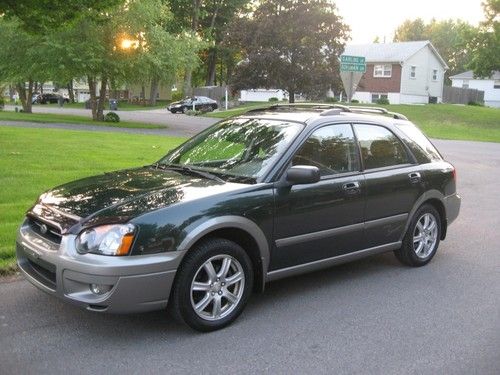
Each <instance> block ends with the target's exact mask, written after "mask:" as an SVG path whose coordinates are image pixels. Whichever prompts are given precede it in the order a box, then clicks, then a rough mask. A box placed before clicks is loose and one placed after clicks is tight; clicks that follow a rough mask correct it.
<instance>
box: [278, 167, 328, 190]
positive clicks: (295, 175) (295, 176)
mask: <svg viewBox="0 0 500 375" xmlns="http://www.w3.org/2000/svg"><path fill="white" fill-rule="evenodd" d="M320 177H321V175H320V172H319V169H318V167H314V166H312V165H294V166H293V167H291V168H290V169H288V171H287V172H286V180H287V182H289V183H291V184H292V185H303V184H314V183H315V182H318V181H319V179H320Z"/></svg>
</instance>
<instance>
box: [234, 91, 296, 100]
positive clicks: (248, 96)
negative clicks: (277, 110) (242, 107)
mask: <svg viewBox="0 0 500 375" xmlns="http://www.w3.org/2000/svg"><path fill="white" fill-rule="evenodd" d="M270 98H278V100H280V101H281V100H285V99H288V93H287V92H286V91H284V90H280V89H251V90H241V91H240V101H242V102H267V101H269V99H270Z"/></svg>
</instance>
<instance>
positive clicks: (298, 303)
mask: <svg viewBox="0 0 500 375" xmlns="http://www.w3.org/2000/svg"><path fill="white" fill-rule="evenodd" d="M436 143H437V145H438V147H439V148H440V150H441V151H442V153H443V154H444V155H445V157H446V158H447V159H448V160H449V161H451V162H453V163H454V164H455V166H456V167H457V170H458V181H459V190H460V193H461V195H462V197H463V205H462V211H461V215H460V217H459V219H458V220H457V221H456V222H455V223H454V224H453V225H452V226H451V227H450V229H449V232H448V238H447V240H446V241H445V242H443V243H442V244H441V246H440V249H439V251H438V253H437V255H436V257H435V258H434V259H433V261H432V262H431V263H430V264H428V265H427V266H426V267H422V268H418V269H412V268H407V267H404V266H402V265H400V264H399V263H398V262H397V261H396V260H395V258H394V257H393V255H392V254H390V253H389V254H383V255H378V256H374V257H371V258H367V259H364V260H361V261H357V262H354V263H350V264H346V265H342V266H338V267H335V268H331V269H329V270H325V271H320V272H316V273H312V274H308V275H304V276H300V277H294V278H292V279H287V280H281V281H278V282H274V283H271V284H269V285H268V288H267V290H266V292H265V293H264V294H261V295H254V296H253V297H252V299H251V300H250V303H249V305H248V307H247V309H246V310H245V312H244V313H243V314H242V316H241V317H240V318H239V320H237V322H236V323H235V324H234V325H232V326H230V327H228V328H226V329H224V330H222V331H218V332H214V333H210V334H199V333H196V332H194V331H191V330H190V329H188V328H186V327H184V326H182V325H178V324H176V323H174V322H172V321H171V319H170V318H169V316H168V315H167V314H166V313H164V312H155V313H148V314H143V315H125V316H112V315H100V314H98V313H91V312H87V311H81V310H78V309H77V308H74V307H72V306H69V305H66V304H64V303H62V302H60V301H58V300H55V299H53V298H52V297H50V296H48V295H46V294H44V293H43V292H40V291H39V290H37V289H35V287H33V286H31V285H30V284H28V283H27V282H26V281H14V282H8V283H3V284H0V373H1V374H13V373H20V374H21V373H22V374H30V373H37V374H38V373H63V372H64V373H75V374H77V373H94V374H95V373H117V374H123V373H160V372H161V373H189V374H191V373H232V374H235V373H243V374H247V373H252V374H254V373H273V374H292V373H293V374H303V373H304V374H306V373H307V374H308V373H325V374H326V373H328V374H332V373H337V374H351V373H361V374H406V373H418V374H499V373H500V246H499V243H500V201H499V195H500V187H499V186H500V144H488V143H475V142H459V141H437V142H436Z"/></svg>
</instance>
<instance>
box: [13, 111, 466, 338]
mask: <svg viewBox="0 0 500 375" xmlns="http://www.w3.org/2000/svg"><path fill="white" fill-rule="evenodd" d="M367 112H379V113H380V114H368V113H367ZM383 115H386V116H383ZM459 209H460V197H459V196H458V195H457V192H456V174H455V168H454V167H453V166H452V165H451V164H450V163H448V162H446V161H444V160H443V158H442V157H441V155H440V154H439V152H438V151H437V150H436V148H435V147H434V146H433V145H432V143H431V142H430V141H429V140H428V139H427V138H426V137H425V136H424V135H423V134H422V133H421V132H420V130H419V129H418V128H417V127H416V126H415V125H413V124H412V123H411V122H410V121H408V120H406V118H404V116H402V115H399V114H396V113H390V112H387V111H385V110H383V109H374V108H370V109H364V108H356V107H339V106H335V105H332V106H325V105H317V106H308V107H303V106H278V105H275V106H271V107H269V108H267V109H262V110H254V111H250V112H247V113H246V114H244V115H241V116H237V117H233V118H230V119H226V120H223V121H221V122H219V123H217V124H216V125H214V126H212V127H210V128H208V129H207V130H205V131H203V132H202V133H200V134H198V135H197V136H195V137H193V138H191V139H190V140H188V141H187V142H185V143H184V144H182V145H181V146H179V147H178V148H176V149H174V150H172V151H170V152H169V153H168V154H167V155H166V156H165V157H163V158H162V159H160V160H159V161H158V162H156V163H153V164H151V165H146V166H143V167H139V168H134V169H127V170H122V171H117V172H112V173H105V174H102V175H99V176H95V177H87V178H84V179H81V180H78V181H74V182H70V183H67V184H65V185H61V186H59V187H56V188H54V189H52V190H49V191H47V192H46V193H44V194H42V195H41V196H40V198H39V199H38V201H37V202H36V204H35V205H34V206H33V207H32V208H31V209H29V211H28V212H27V216H26V219H25V220H24V222H23V223H22V225H21V227H20V230H19V233H18V238H17V259H18V265H19V268H20V269H21V271H22V273H23V274H24V275H25V276H26V278H27V279H28V280H29V281H30V282H32V283H33V284H34V285H35V286H37V287H38V288H40V289H42V290H44V291H46V292H48V293H50V294H53V295H55V296H57V297H59V298H61V299H63V300H66V301H69V302H72V303H74V304H76V305H78V306H80V307H82V308H85V309H87V310H91V311H97V312H120V313H125V312H127V313H128V312H139V311H148V310H155V309H163V308H165V307H167V305H168V306H169V308H170V310H171V311H172V313H173V316H174V317H177V318H179V319H180V320H182V321H184V322H185V323H187V324H188V325H189V326H191V327H192V328H194V329H197V330H200V331H211V330H215V329H219V328H222V327H224V326H226V325H228V324H229V323H231V322H232V321H234V320H235V319H236V318H237V316H238V315H239V314H240V313H241V312H242V311H243V308H244V307H245V304H246V303H247V301H248V298H249V297H250V295H251V293H252V291H263V290H264V286H265V284H266V282H269V281H273V280H277V279H280V278H284V277H288V276H293V275H297V274H300V273H304V272H309V271H314V270H317V269H320V268H324V267H329V266H332V265H336V264H339V263H344V262H348V261H351V260H355V259H358V258H361V257H365V256H369V255H372V254H378V253H382V252H387V251H393V252H394V254H395V255H396V257H397V258H398V259H399V260H400V261H401V262H403V263H404V264H407V265H409V266H414V267H419V266H423V265H425V264H427V263H428V262H429V261H430V260H431V259H432V257H433V256H434V255H435V254H436V251H437V249H438V246H439V242H440V241H442V240H444V239H445V237H446V233H447V228H448V226H449V225H450V224H451V223H452V222H453V221H454V220H455V219H456V218H457V216H458V213H459ZM423 283H424V284H425V281H423Z"/></svg>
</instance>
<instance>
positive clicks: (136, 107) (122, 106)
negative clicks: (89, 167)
mask: <svg viewBox="0 0 500 375" xmlns="http://www.w3.org/2000/svg"><path fill="white" fill-rule="evenodd" d="M168 103H170V101H166V100H162V101H157V102H156V105H154V106H148V105H141V104H134V103H129V102H125V101H120V102H119V103H118V111H117V112H120V111H147V110H151V109H161V108H165V107H166V106H167V104H168ZM33 106H34V107H59V104H57V103H50V104H49V103H47V104H34V105H33ZM64 108H77V109H84V108H85V103H83V102H82V103H64ZM104 109H105V110H108V109H109V107H108V105H107V103H106V106H105V108H104Z"/></svg>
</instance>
